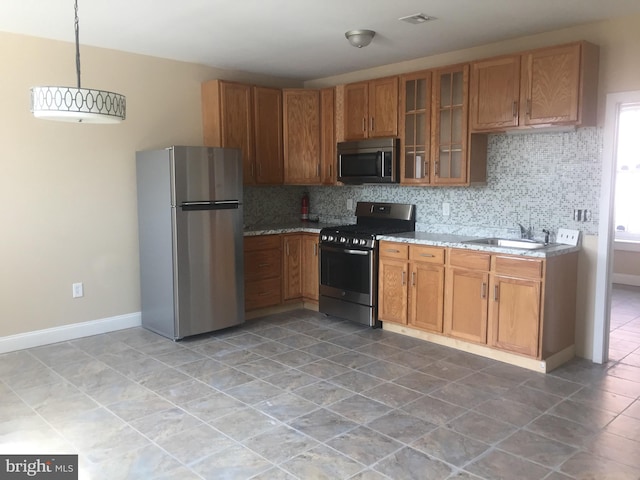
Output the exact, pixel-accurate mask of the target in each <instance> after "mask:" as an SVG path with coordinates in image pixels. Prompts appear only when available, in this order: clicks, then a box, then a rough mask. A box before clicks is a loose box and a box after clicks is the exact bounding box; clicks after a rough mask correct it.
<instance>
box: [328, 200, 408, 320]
mask: <svg viewBox="0 0 640 480" xmlns="http://www.w3.org/2000/svg"><path fill="white" fill-rule="evenodd" d="M356 217H357V220H356V222H357V223H356V224H355V225H340V226H335V227H327V228H323V229H322V230H321V231H320V300H319V310H320V312H322V313H325V314H327V315H333V316H336V317H341V318H346V319H349V320H353V321H355V322H358V323H362V324H365V325H369V326H371V327H379V326H380V325H381V323H380V321H379V320H378V238H377V237H378V235H385V234H391V233H401V232H413V231H415V229H416V209H415V205H408V204H404V203H372V202H358V205H357V207H356Z"/></svg>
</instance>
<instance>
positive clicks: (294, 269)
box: [282, 234, 302, 300]
mask: <svg viewBox="0 0 640 480" xmlns="http://www.w3.org/2000/svg"><path fill="white" fill-rule="evenodd" d="M282 248H283V251H284V256H283V259H284V265H283V268H284V293H283V295H282V298H283V300H294V299H297V298H300V297H302V236H301V235H299V234H293V235H283V236H282Z"/></svg>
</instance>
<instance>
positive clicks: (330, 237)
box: [327, 235, 335, 242]
mask: <svg viewBox="0 0 640 480" xmlns="http://www.w3.org/2000/svg"><path fill="white" fill-rule="evenodd" d="M327 239H328V240H329V241H330V242H333V241H334V240H335V238H333V235H329V237H328V238H327Z"/></svg>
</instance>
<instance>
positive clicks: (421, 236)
mask: <svg viewBox="0 0 640 480" xmlns="http://www.w3.org/2000/svg"><path fill="white" fill-rule="evenodd" d="M331 226H335V224H334V223H318V222H303V221H300V220H298V221H292V222H284V223H282V222H279V223H273V224H267V223H265V224H257V225H248V226H245V229H244V235H245V237H250V236H255V235H276V234H280V233H298V232H301V233H302V232H304V233H320V230H321V229H322V228H325V227H331ZM480 238H486V236H469V235H454V234H448V233H432V232H407V233H398V234H394V235H379V236H378V239H380V240H387V241H390V242H401V243H412V244H417V245H433V246H438V247H451V248H462V249H466V250H475V251H481V252H490V253H507V254H510V255H520V256H523V257H537V258H546V257H553V256H556V255H565V254H567V253H571V252H577V251H579V250H580V246H579V245H578V246H577V247H574V246H572V245H564V244H561V243H552V244H550V245H549V246H547V247H544V248H538V249H536V250H523V249H520V248H508V247H498V246H495V245H478V244H472V243H464V242H467V241H469V240H478V239H480Z"/></svg>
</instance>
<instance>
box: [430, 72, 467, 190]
mask: <svg viewBox="0 0 640 480" xmlns="http://www.w3.org/2000/svg"><path fill="white" fill-rule="evenodd" d="M468 96H469V65H468V64H464V65H454V66H451V67H447V68H442V69H437V70H435V71H434V73H433V95H432V102H433V109H432V110H433V117H432V123H433V128H432V137H431V144H432V146H431V152H432V160H433V162H432V163H433V173H432V180H431V183H433V184H436V185H437V184H443V185H447V184H458V185H459V184H465V183H466V182H467V141H468V139H467V127H468V125H467V123H468V112H467V109H468Z"/></svg>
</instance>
